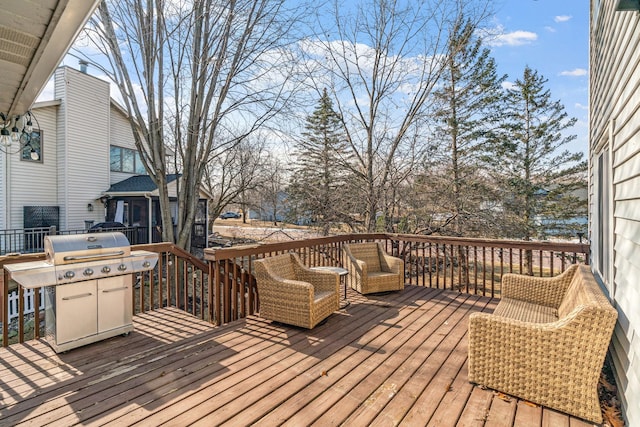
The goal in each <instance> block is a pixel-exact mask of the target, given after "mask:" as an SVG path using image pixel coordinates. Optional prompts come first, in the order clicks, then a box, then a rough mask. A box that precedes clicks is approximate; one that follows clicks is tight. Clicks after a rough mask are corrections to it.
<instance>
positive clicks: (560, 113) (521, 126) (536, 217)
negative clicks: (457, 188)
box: [489, 67, 587, 240]
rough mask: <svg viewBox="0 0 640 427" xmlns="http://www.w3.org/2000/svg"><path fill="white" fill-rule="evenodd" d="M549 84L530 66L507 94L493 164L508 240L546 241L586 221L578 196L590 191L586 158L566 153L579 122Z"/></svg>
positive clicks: (583, 204)
mask: <svg viewBox="0 0 640 427" xmlns="http://www.w3.org/2000/svg"><path fill="white" fill-rule="evenodd" d="M546 82H547V80H546V79H545V78H544V77H543V76H541V75H539V74H538V73H537V71H535V70H532V69H530V68H529V67H526V68H525V70H524V74H523V77H522V79H518V80H516V82H515V84H514V85H513V87H512V88H509V89H508V90H507V108H506V112H507V116H506V121H505V124H504V133H503V135H502V137H501V138H500V139H498V140H497V141H495V142H496V144H495V146H494V149H495V151H494V156H493V157H492V158H491V159H489V160H490V161H491V164H492V165H493V166H494V167H495V168H496V169H495V170H496V176H497V177H499V180H500V182H501V183H502V189H503V191H504V192H505V194H504V198H503V200H504V201H503V208H504V222H503V225H504V227H505V233H506V234H507V235H506V237H515V238H522V239H525V240H530V239H532V238H544V237H546V233H547V232H548V231H549V230H553V231H556V232H560V231H562V229H563V228H566V226H567V224H569V223H570V222H571V220H572V219H575V218H577V217H580V216H581V215H584V216H586V208H587V206H586V203H587V202H586V198H584V197H582V198H581V197H577V194H578V192H579V191H580V190H581V189H582V190H584V189H585V188H586V177H585V172H586V170H587V164H586V161H584V160H583V153H580V152H576V153H572V152H570V151H569V150H567V149H566V148H563V147H564V146H565V145H566V144H568V143H569V142H571V141H573V140H574V139H575V138H576V136H575V135H567V133H566V131H567V130H568V129H569V128H571V127H572V126H573V125H574V124H575V122H576V119H575V118H569V117H568V114H567V113H566V112H565V111H564V106H563V105H562V104H561V103H560V101H553V100H552V99H551V93H550V91H549V90H548V89H545V84H546ZM574 235H575V234H574Z"/></svg>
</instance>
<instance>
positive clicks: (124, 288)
mask: <svg viewBox="0 0 640 427" xmlns="http://www.w3.org/2000/svg"><path fill="white" fill-rule="evenodd" d="M127 289H129V288H128V287H127V286H123V287H122V288H111V289H104V290H103V291H102V292H104V293H105V294H107V293H109V292H118V291H126V290H127Z"/></svg>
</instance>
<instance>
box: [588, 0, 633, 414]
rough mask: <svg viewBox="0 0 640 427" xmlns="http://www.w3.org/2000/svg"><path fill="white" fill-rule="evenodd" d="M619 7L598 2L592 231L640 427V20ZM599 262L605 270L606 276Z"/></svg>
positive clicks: (625, 394)
mask: <svg viewBox="0 0 640 427" xmlns="http://www.w3.org/2000/svg"><path fill="white" fill-rule="evenodd" d="M616 3H617V1H615V0H602V1H596V0H592V1H591V7H592V22H591V46H590V73H591V78H590V145H591V147H590V148H591V150H590V165H591V167H590V171H591V174H590V181H591V183H590V186H589V188H590V206H591V212H590V213H591V214H590V227H589V229H590V234H591V241H592V242H596V243H595V244H593V245H592V251H593V259H594V267H593V268H594V270H595V272H596V274H597V275H598V276H599V277H601V279H602V281H603V284H604V286H605V287H606V289H607V290H608V291H609V295H610V297H611V298H612V299H613V301H614V305H615V307H616V309H617V310H618V313H619V321H618V324H617V325H616V329H615V332H614V338H613V340H612V346H611V350H612V356H613V361H614V365H615V372H616V376H617V381H618V386H619V388H620V392H621V398H622V400H623V405H624V411H625V416H626V418H627V421H628V425H631V426H636V425H640V405H639V404H638V402H640V337H639V336H638V335H639V334H640V310H639V309H638V307H640V15H639V14H638V13H637V12H616V11H615V4H616ZM595 17H597V19H596V18H595ZM603 147H604V148H603ZM603 149H608V150H609V152H608V154H606V155H605V157H603V158H607V156H608V164H606V165H603V166H602V169H603V170H604V172H605V173H609V174H610V181H609V182H608V183H607V185H606V186H605V188H604V190H605V191H607V192H608V193H609V195H610V196H612V197H610V199H611V200H612V202H611V204H610V206H604V208H605V213H604V214H603V218H605V219H606V218H607V217H610V218H611V223H610V230H612V232H611V233H610V236H609V239H608V241H607V242H605V243H607V244H608V246H607V244H605V245H604V247H605V248H607V247H608V248H609V249H608V250H607V251H603V252H607V253H600V252H601V251H602V250H601V248H602V247H603V246H602V245H600V244H597V243H598V238H599V236H598V230H601V229H602V227H603V225H602V223H601V222H600V221H602V218H600V217H599V214H598V210H599V204H600V203H601V200H600V199H601V198H600V197H599V193H598V184H597V182H598V180H599V179H600V178H599V168H600V165H599V163H598V162H599V156H600V154H601V153H602V152H603V151H602V150H603ZM600 182H603V181H602V179H600ZM605 182H606V181H605ZM603 198H604V199H605V200H606V198H607V197H606V196H604V197H603ZM607 212H608V213H607ZM605 229H606V228H605ZM600 259H602V260H604V261H603V262H604V265H605V267H604V268H603V271H604V273H602V274H601V272H600V271H599V269H600V267H599V265H598V260H600ZM607 266H608V269H607ZM607 276H610V278H609V279H608V280H607Z"/></svg>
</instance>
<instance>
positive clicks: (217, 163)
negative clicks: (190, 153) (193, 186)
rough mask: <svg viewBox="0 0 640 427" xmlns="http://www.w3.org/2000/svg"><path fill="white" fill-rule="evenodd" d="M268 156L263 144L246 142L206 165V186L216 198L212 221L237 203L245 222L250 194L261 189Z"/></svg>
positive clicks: (258, 139) (254, 139)
mask: <svg viewBox="0 0 640 427" xmlns="http://www.w3.org/2000/svg"><path fill="white" fill-rule="evenodd" d="M268 156H269V153H268V151H267V150H266V149H265V142H264V140H262V139H260V138H259V137H256V138H247V139H245V140H244V141H242V142H240V143H239V144H237V145H236V146H235V147H233V149H230V150H227V152H226V153H225V154H224V155H221V156H218V157H217V158H216V159H214V160H213V161H211V162H209V163H208V164H207V167H206V169H205V179H204V181H203V185H204V186H205V187H206V188H207V190H208V191H209V193H210V194H212V195H213V200H211V203H210V204H209V212H211V214H212V215H213V217H217V216H218V215H219V214H220V213H221V212H222V210H223V209H224V208H225V207H226V206H227V205H228V204H230V203H238V204H239V205H240V207H241V209H242V219H243V222H246V218H247V212H248V210H249V205H250V203H249V194H250V193H251V191H252V190H255V189H256V188H258V186H259V185H260V183H261V181H262V178H261V177H262V176H263V175H264V169H265V163H266V162H267V161H268Z"/></svg>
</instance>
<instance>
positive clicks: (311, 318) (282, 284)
mask: <svg viewBox="0 0 640 427" xmlns="http://www.w3.org/2000/svg"><path fill="white" fill-rule="evenodd" d="M255 275H256V281H257V285H258V297H259V299H260V316H261V317H263V318H265V319H269V320H275V321H276V322H281V323H286V324H288V325H294V326H300V327H303V328H308V329H312V328H313V327H315V326H316V325H317V324H318V323H320V322H321V321H322V320H324V319H326V318H327V317H329V315H330V314H331V313H333V312H334V311H336V310H338V309H339V308H340V307H339V306H340V294H339V287H340V277H339V276H338V274H336V273H333V272H327V271H314V270H311V269H309V268H307V267H306V266H304V265H303V264H302V263H301V262H300V258H298V256H297V255H296V254H292V253H287V254H283V255H278V256H273V257H269V258H264V259H260V260H257V261H256V262H255Z"/></svg>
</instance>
